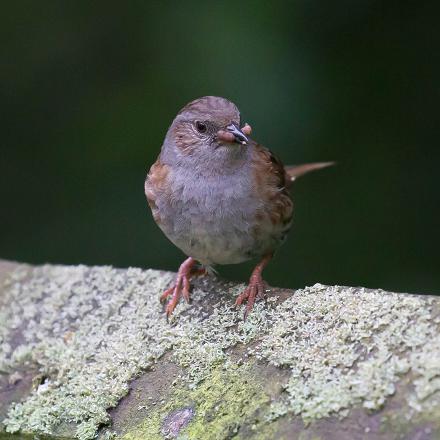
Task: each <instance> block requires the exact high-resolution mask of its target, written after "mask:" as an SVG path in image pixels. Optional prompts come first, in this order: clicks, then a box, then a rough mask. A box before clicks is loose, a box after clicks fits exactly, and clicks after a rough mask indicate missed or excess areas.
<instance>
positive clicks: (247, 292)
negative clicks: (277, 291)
mask: <svg viewBox="0 0 440 440" xmlns="http://www.w3.org/2000/svg"><path fill="white" fill-rule="evenodd" d="M265 292H266V283H265V282H264V280H263V278H262V277H261V275H260V276H259V277H251V279H250V281H249V284H248V286H247V287H246V289H244V291H243V292H242V293H241V294H240V295H239V296H238V297H237V299H236V300H235V305H236V306H240V305H241V304H242V303H243V302H244V301H247V303H246V309H245V311H244V320H246V318H247V316H248V314H249V312H250V311H251V310H252V308H253V307H254V304H255V300H256V299H257V298H258V299H263V298H264V295H265Z"/></svg>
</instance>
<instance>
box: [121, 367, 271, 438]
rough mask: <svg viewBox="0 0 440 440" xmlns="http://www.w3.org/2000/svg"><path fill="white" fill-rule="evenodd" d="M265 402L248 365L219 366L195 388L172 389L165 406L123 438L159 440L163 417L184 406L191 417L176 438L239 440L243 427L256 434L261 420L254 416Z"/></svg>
mask: <svg viewBox="0 0 440 440" xmlns="http://www.w3.org/2000/svg"><path fill="white" fill-rule="evenodd" d="M267 403H268V397H267V396H266V394H265V393H264V391H263V387H262V386H261V384H260V383H258V382H257V381H256V380H255V374H254V372H253V371H252V368H251V366H249V365H247V366H230V367H229V368H222V367H220V366H219V367H217V368H215V369H213V370H212V371H211V372H210V374H209V375H208V376H207V377H206V378H205V380H204V381H203V383H202V384H200V386H198V387H197V388H194V389H192V390H190V391H188V389H187V388H186V387H182V388H179V389H177V390H175V392H174V393H173V394H172V395H171V396H169V397H168V399H167V403H166V404H165V405H163V406H160V407H158V408H157V409H156V410H155V411H154V412H153V413H151V414H149V415H148V418H147V420H146V421H145V422H144V423H142V424H141V425H140V426H138V427H137V428H136V429H135V430H133V431H131V432H129V433H127V434H126V435H125V436H124V439H126V440H137V439H152V440H154V439H163V438H164V436H165V431H166V427H165V426H164V425H165V423H164V421H165V420H166V416H167V415H168V414H172V413H173V412H174V411H176V410H178V409H179V408H184V407H191V408H193V411H194V418H193V419H192V420H191V421H190V422H189V424H188V426H186V427H185V428H184V429H182V430H181V431H180V432H179V434H178V438H179V439H182V440H183V439H186V438H187V439H204V438H209V439H213V440H214V439H219V440H221V439H225V438H230V437H232V436H234V435H237V436H238V437H237V438H240V428H241V427H242V426H243V425H249V426H251V427H252V426H253V429H254V430H255V432H258V431H260V426H259V425H260V424H264V421H263V420H261V419H259V415H258V413H259V410H261V408H262V407H264V406H265V405H267ZM164 430H165V431H164Z"/></svg>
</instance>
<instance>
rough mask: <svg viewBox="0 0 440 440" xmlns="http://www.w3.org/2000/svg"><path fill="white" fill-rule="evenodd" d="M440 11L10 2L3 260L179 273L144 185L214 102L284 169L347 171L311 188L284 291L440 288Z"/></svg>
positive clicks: (1, 174) (281, 273) (305, 4)
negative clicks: (174, 139) (169, 134)
mask: <svg viewBox="0 0 440 440" xmlns="http://www.w3.org/2000/svg"><path fill="white" fill-rule="evenodd" d="M438 17H439V8H437V7H436V6H435V2H432V4H429V2H402V3H396V2H379V1H368V0H361V1H356V2H353V1H340V2H328V1H324V0H322V1H312V2H311V1H306V0H303V1H292V2H276V1H275V2H255V1H248V2H246V1H243V2H199V1H190V0H188V1H185V2H165V1H164V2H140V1H133V2H117V3H112V2H49V1H40V2H34V1H33V2H31V1H28V2H9V3H8V4H5V5H4V7H3V10H2V16H1V19H0V20H1V34H2V38H1V39H0V50H1V60H2V63H1V64H2V66H1V69H0V97H1V103H2V105H1V106H0V112H1V114H0V116H1V118H0V121H1V128H2V130H1V142H2V146H1V153H0V192H1V193H0V196H1V212H0V234H1V235H0V256H1V257H3V258H9V259H16V260H21V261H29V262H34V263H43V262H46V261H50V262H63V263H87V264H113V265H118V266H128V265H135V266H142V267H156V268H163V269H170V270H171V269H176V268H177V266H178V264H179V262H180V260H181V258H182V255H181V253H180V252H179V251H178V250H177V249H175V248H174V246H173V245H172V244H170V243H169V242H168V241H167V239H166V238H165V237H164V236H163V235H162V233H161V232H160V231H159V229H158V228H157V227H156V225H155V224H154V222H153V220H152V218H151V215H150V213H149V210H148V209H147V205H146V202H145V198H144V195H143V181H144V178H145V175H146V172H147V169H148V167H149V166H150V165H151V164H152V162H153V161H154V160H155V157H156V156H157V154H158V152H159V149H160V146H161V142H162V139H163V136H164V134H165V131H166V129H167V127H168V124H169V123H170V121H171V120H172V118H173V117H174V115H175V113H176V112H177V111H178V110H179V108H180V107H181V106H182V105H184V104H185V103H186V102H187V101H189V100H191V99H194V98H196V97H199V96H202V95H207V94H215V95H221V96H225V97H228V98H229V99H231V100H233V101H234V102H236V103H237V105H238V106H239V107H240V109H241V111H242V115H243V120H245V121H248V122H249V123H251V125H252V126H253V128H254V137H255V138H256V139H258V140H259V141H260V142H262V143H263V144H265V145H266V146H268V147H270V148H271V149H272V150H273V151H274V152H276V153H277V154H278V155H279V156H280V157H281V158H282V159H283V161H284V162H285V163H288V164H295V163H301V162H307V161H322V160H337V161H338V163H339V164H338V166H337V167H335V168H334V169H329V170H325V171H322V172H319V173H316V174H313V175H310V176H307V177H305V178H304V179H301V180H300V181H298V182H297V183H296V184H295V188H294V199H295V202H296V213H295V222H294V228H293V230H292V232H291V234H290V236H289V239H288V241H287V242H286V244H285V245H284V246H283V248H282V249H281V250H280V251H279V253H278V255H277V258H276V259H275V261H274V262H273V263H272V264H271V265H270V266H269V268H268V270H267V279H268V281H269V282H270V283H272V284H276V285H285V286H290V287H299V286H303V285H305V284H313V283H315V282H317V281H319V282H322V283H328V284H334V283H336V284H347V285H365V286H380V287H384V288H387V289H391V290H393V289H394V290H409V291H411V290H412V291H417V292H435V291H437V292H438V291H440V271H439V269H438V266H439V264H438V263H439V256H438V253H439V247H440V246H439V245H440V240H439V226H438V223H439V214H440V203H439V201H440V200H439V199H440V197H439V186H440V185H439V181H438V180H439V172H438V166H439V163H440V147H439V123H438V115H439V110H438V109H439V97H440V87H439V78H440V68H439V67H440V63H439V56H438V53H439V43H440V41H439V35H440V33H439V26H438ZM250 267H251V266H250V264H247V265H241V266H237V267H232V266H231V267H226V268H220V273H221V274H222V275H225V276H229V277H235V278H240V279H245V278H246V277H247V274H248V271H249V269H250Z"/></svg>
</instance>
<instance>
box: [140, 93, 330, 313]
mask: <svg viewBox="0 0 440 440" xmlns="http://www.w3.org/2000/svg"><path fill="white" fill-rule="evenodd" d="M251 134H252V128H251V126H250V125H249V124H248V123H245V124H242V123H241V117H240V112H239V110H238V108H237V106H236V105H235V104H234V103H232V102H231V101H229V100H228V99H226V98H222V97H218V96H204V97H201V98H198V99H195V100H193V101H191V102H190V103H188V104H187V105H185V106H184V107H183V108H182V109H181V110H180V111H179V112H178V114H177V116H176V117H175V119H174V120H173V122H172V123H171V125H170V127H169V128H168V131H167V133H166V136H165V140H164V142H163V145H162V148H161V151H160V154H159V157H158V158H157V160H156V162H155V163H154V164H153V165H152V166H151V168H150V170H149V172H148V175H147V178H146V180H145V186H144V189H145V195H146V198H147V201H148V204H149V207H150V209H151V211H152V214H153V218H154V220H155V222H156V223H157V225H158V226H159V228H160V229H161V230H162V231H163V233H164V234H165V235H166V237H167V238H168V239H169V240H170V241H171V242H172V243H173V244H174V245H175V246H177V247H178V248H179V249H180V250H181V251H183V253H184V254H185V255H186V256H187V258H186V259H185V261H184V262H183V263H182V264H181V266H180V268H179V270H178V272H177V276H176V280H175V282H174V284H173V285H172V286H171V287H169V288H168V289H167V290H165V292H163V294H162V295H161V297H160V300H161V302H166V306H165V312H166V315H167V318H168V317H170V315H171V314H172V313H173V311H174V309H175V307H176V305H177V304H178V302H179V300H180V298H181V297H182V296H183V298H184V299H185V300H186V301H188V302H189V300H190V281H191V278H193V277H195V276H197V275H200V274H204V273H206V272H210V271H211V269H212V268H213V267H214V266H216V265H225V264H238V263H242V262H245V261H248V260H252V259H258V263H257V264H256V266H255V268H254V270H253V271H252V274H251V276H250V278H249V283H248V285H247V287H246V288H245V289H244V290H243V292H241V293H240V295H239V296H238V297H237V298H236V301H235V305H236V306H237V307H238V306H241V305H242V304H244V303H246V306H245V311H244V319H246V317H247V316H248V314H249V313H250V312H251V310H252V308H253V306H254V303H255V301H256V300H257V299H260V298H264V296H265V292H266V283H265V282H264V280H263V276H262V272H263V269H264V268H265V267H266V266H267V264H268V263H269V261H270V260H271V259H272V257H273V255H274V252H275V251H276V250H277V249H278V248H279V246H280V245H281V244H282V243H283V242H284V240H285V239H286V236H287V233H288V232H289V230H290V228H291V225H292V215H293V202H292V199H291V197H290V187H291V184H292V182H293V181H294V180H296V179H297V178H298V177H300V176H302V175H303V174H306V173H308V172H310V171H314V170H318V169H322V168H325V167H327V166H330V165H332V164H333V162H319V163H309V164H303V165H298V166H284V165H283V163H282V162H281V161H280V160H279V159H278V158H277V156H276V155H275V154H274V153H272V152H271V151H270V150H269V149H267V148H265V147H264V146H262V145H260V144H259V143H258V142H256V141H254V140H253V139H252V138H251V137H250V136H251Z"/></svg>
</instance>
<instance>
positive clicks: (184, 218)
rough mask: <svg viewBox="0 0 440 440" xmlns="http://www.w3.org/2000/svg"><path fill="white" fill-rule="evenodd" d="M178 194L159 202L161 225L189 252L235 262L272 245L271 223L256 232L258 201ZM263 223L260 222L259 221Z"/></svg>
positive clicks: (205, 258)
mask: <svg viewBox="0 0 440 440" xmlns="http://www.w3.org/2000/svg"><path fill="white" fill-rule="evenodd" d="M184 199H185V197H181V198H176V199H175V200H174V201H173V203H172V204H169V203H167V202H165V203H166V205H162V206H160V211H161V213H162V214H163V213H164V212H166V215H161V218H162V219H163V221H162V223H161V225H160V227H161V229H162V230H163V232H164V233H165V235H166V236H167V237H168V238H169V239H170V240H171V241H172V242H173V243H174V244H175V245H176V246H177V247H178V248H180V249H181V250H182V251H183V252H184V253H185V254H186V255H188V256H191V257H193V258H195V259H196V260H198V261H200V262H201V263H203V264H206V265H213V264H236V263H241V262H243V261H247V260H250V259H252V258H255V257H257V256H260V255H262V254H263V253H265V252H266V251H267V249H268V248H270V247H271V246H272V244H271V242H272V241H273V237H272V235H273V231H271V230H270V229H271V227H272V225H270V227H269V225H268V228H267V231H266V230H265V229H264V228H263V229H261V228H260V233H259V234H258V235H256V234H255V233H254V228H255V222H256V211H257V209H258V208H259V205H258V203H257V202H256V201H255V203H253V202H252V201H250V200H249V198H246V197H245V198H243V199H237V198H231V199H229V200H228V199H226V198H225V197H224V194H223V197H222V199H221V200H219V201H217V203H214V201H213V200H212V193H211V197H209V199H206V198H205V199H200V198H199V199H194V198H192V199H186V201H185V202H184V201H183V200H184ZM260 226H261V225H260Z"/></svg>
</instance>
